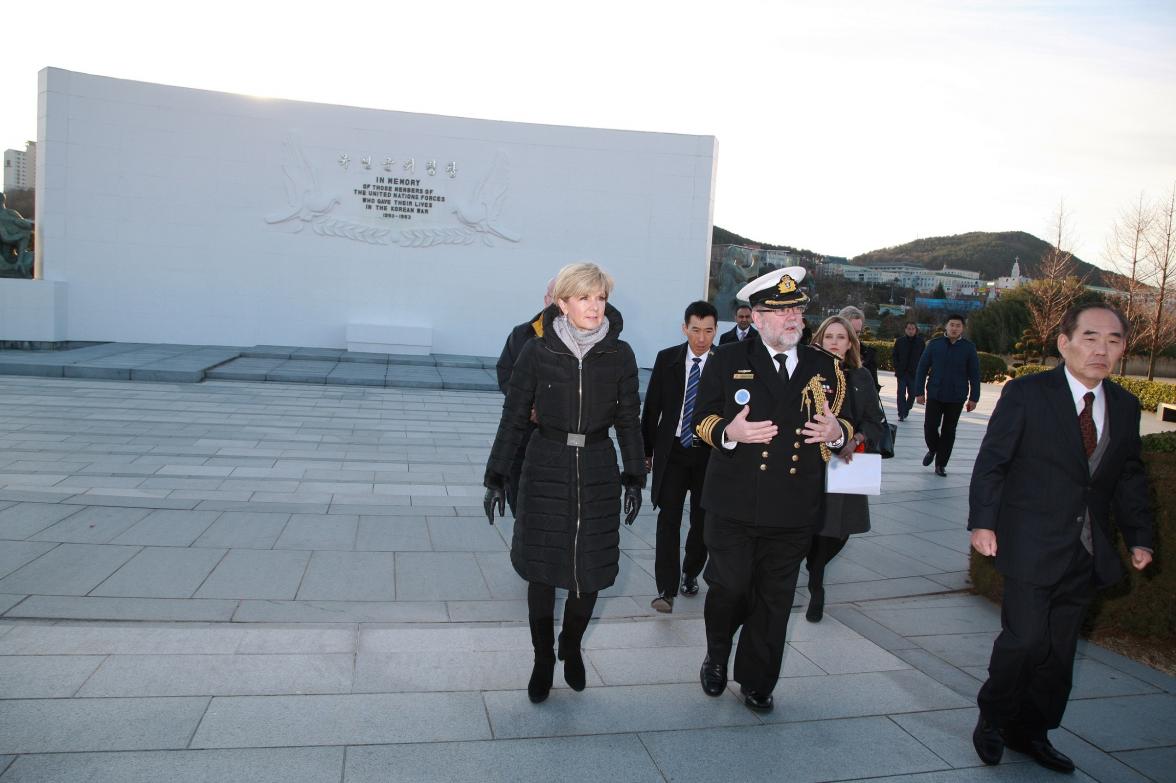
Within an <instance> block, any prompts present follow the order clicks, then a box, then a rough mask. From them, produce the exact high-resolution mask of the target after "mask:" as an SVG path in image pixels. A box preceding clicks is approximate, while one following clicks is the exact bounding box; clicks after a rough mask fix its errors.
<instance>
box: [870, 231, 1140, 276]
mask: <svg viewBox="0 0 1176 783" xmlns="http://www.w3.org/2000/svg"><path fill="white" fill-rule="evenodd" d="M1050 247H1051V246H1050V244H1049V243H1048V242H1046V241H1044V240H1042V239H1038V238H1037V237H1035V236H1033V235H1032V234H1028V233H1026V232H1024V231H998V232H991V231H971V232H969V233H967V234H955V235H954V236H946V237H928V238H926V239H916V240H915V241H914V242H907V243H906V244H905V245H899V246H897V247H887V248H883V249H881V250H871V251H870V252H868V253H863V254H862V255H860V256H857V257H855V258H853V259H851V260H850V263H853V264H856V265H859V266H873V265H877V264H910V265H913V266H921V267H923V268H925V269H942V268H943V267H945V266H947V267H951V268H952V269H967V270H969V271H972V272H979V273H980V277H981V279H984V280H995V279H996V278H998V277H1000V276H1002V275H1007V274H1008V273H1009V270H1010V269H1011V268H1012V265H1013V259H1015V258H1019V259H1020V260H1021V273H1022V274H1024V275H1026V276H1028V277H1037V272H1038V268H1037V267H1038V265H1039V264H1040V262H1041V259H1042V258H1043V257H1044V256H1045V255H1046V254H1047V253H1048V252H1049V250H1050ZM1073 261H1074V266H1075V267H1076V272H1077V274H1078V276H1079V277H1080V278H1084V279H1085V282H1086V283H1087V285H1096V286H1107V287H1109V288H1113V287H1115V286H1116V280H1115V278H1116V277H1117V275H1114V274H1113V273H1110V272H1107V271H1106V270H1103V269H1099V268H1098V267H1096V266H1094V265H1093V264H1089V263H1087V262H1085V261H1083V260H1082V259H1080V258H1078V257H1077V256H1075V257H1074V258H1073Z"/></svg>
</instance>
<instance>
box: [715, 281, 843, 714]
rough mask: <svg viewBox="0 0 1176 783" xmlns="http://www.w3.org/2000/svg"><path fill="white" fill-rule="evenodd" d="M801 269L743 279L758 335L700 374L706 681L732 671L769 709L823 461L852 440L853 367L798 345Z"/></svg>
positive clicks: (813, 525)
mask: <svg viewBox="0 0 1176 783" xmlns="http://www.w3.org/2000/svg"><path fill="white" fill-rule="evenodd" d="M804 273H805V272H804V268H803V267H786V268H784V269H779V270H776V271H774V272H769V273H768V274H766V275H763V276H761V277H759V278H756V279H755V280H753V281H752V282H750V283H748V284H747V285H746V286H744V288H743V290H741V291H740V292H739V298H740V299H743V300H745V301H750V302H751V306H752V318H753V320H754V321H755V325H756V328H757V329H758V330H759V336H758V337H757V338H756V339H749V340H743V341H742V342H739V343H735V344H733V345H729V346H724V347H722V348H720V349H719V350H718V351H716V352H715V355H714V356H713V357H711V359H710V362H709V363H708V366H707V368H706V372H705V373H703V376H702V386H701V389H700V391H699V396H698V407H697V408H696V410H695V414H694V422H695V432H696V433H697V434H698V436H699V437H700V438H702V439H703V440H704V441H706V443H707V444H708V445H710V446H711V447H712V451H711V455H710V460H709V462H708V463H707V468H706V482H705V483H704V485H703V490H702V506H703V508H704V509H706V527H705V529H704V535H705V540H706V548H707V553H708V555H709V558H710V559H709V561H708V562H707V565H706V570H705V571H704V572H703V576H704V577H705V579H706V583H707V585H708V587H709V588H710V589H709V591H708V593H707V596H706V607H705V612H704V616H705V619H706V646H707V656H706V660H704V661H703V664H702V669H701V671H700V672H699V678H700V679H701V681H702V689H703V691H704V692H706V693H707V694H708V695H710V696H719V695H721V694H722V693H723V690H724V689H725V688H726V685H727V661H728V658H729V657H730V655H731V641H732V639H733V638H734V636H735V632H736V631H737V630H739V628H740V626H742V628H743V630H742V631H741V632H740V634H739V647H738V649H737V650H736V653H735V670H734V679H735V680H736V681H737V682H738V683H739V684H740V691H741V692H742V694H743V700H744V703H745V704H746V705H747V706H748V707H750V708H751V709H753V710H756V711H760V712H767V711H770V710H771V709H772V690H773V689H774V688H775V686H776V680H777V679H778V678H779V675H780V661H781V658H782V657H783V654H784V644H785V637H786V635H787V630H788V619H789V616H790V615H791V613H792V598H793V594H794V592H795V590H796V577H797V574H798V572H799V570H800V564H801V562H802V561H803V560H804V558H805V556H806V555H807V554H808V550H809V545H810V543H811V542H812V534H813V531H814V530H816V529H817V528H818V527H819V526H820V524H821V521H822V518H823V506H824V498H825V463H826V462H827V461H828V459H829V456H830V450H831V449H838V448H840V447H841V446H842V445H843V444H844V443H845V442H846V441H847V440H848V439H850V438H852V437H853V427H852V426H851V425H850V423H849V422H848V421H845V420H842V419H838V418H837V414H838V412H839V411H840V410H841V408H842V405H843V404H845V400H846V394H847V389H846V383H845V376H844V375H843V374H842V372H841V365H840V363H839V361H838V360H837V358H836V357H835V356H833V355H832V354H830V353H826V352H825V351H822V350H820V349H819V348H813V347H811V346H808V345H801V344H800V335H801V329H802V327H803V324H804V320H803V314H804V308H805V305H807V304H808V301H809V299H808V295H807V294H805V292H804V291H803V290H801V289H800V288H799V286H798V285H797V284H798V283H799V282H800V281H801V280H803V279H804Z"/></svg>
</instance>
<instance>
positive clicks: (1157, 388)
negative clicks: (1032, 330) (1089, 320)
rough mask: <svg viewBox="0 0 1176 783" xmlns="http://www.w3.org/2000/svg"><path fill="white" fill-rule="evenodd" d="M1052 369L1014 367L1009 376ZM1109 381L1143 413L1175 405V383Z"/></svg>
mask: <svg viewBox="0 0 1176 783" xmlns="http://www.w3.org/2000/svg"><path fill="white" fill-rule="evenodd" d="M1052 369H1053V368H1052V367H1046V366H1045V365H1043V364H1023V365H1021V366H1020V367H1014V368H1013V369H1012V371H1011V374H1012V376H1013V377H1014V378H1020V377H1021V376H1022V375H1030V374H1032V373H1035V372H1045V371H1046V370H1052ZM1111 380H1112V381H1114V382H1115V383H1117V384H1119V385H1120V386H1122V387H1123V388H1124V389H1126V390H1127V391H1129V392H1131V393H1132V394H1134V395H1135V396H1136V397H1138V398H1139V404H1140V406H1141V407H1142V408H1143V409H1144V410H1145V411H1154V410H1155V409H1156V408H1157V407H1159V404H1160V403H1161V402H1167V403H1171V404H1173V405H1176V383H1164V382H1163V381H1145V380H1144V379H1143V378H1129V377H1127V376H1124V375H1112V376H1111Z"/></svg>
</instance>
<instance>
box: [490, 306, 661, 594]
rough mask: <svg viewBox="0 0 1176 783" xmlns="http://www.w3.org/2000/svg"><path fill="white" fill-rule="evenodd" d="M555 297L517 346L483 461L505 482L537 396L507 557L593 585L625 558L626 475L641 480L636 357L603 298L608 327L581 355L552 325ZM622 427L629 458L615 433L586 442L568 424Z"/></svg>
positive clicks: (594, 431)
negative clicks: (535, 424)
mask: <svg viewBox="0 0 1176 783" xmlns="http://www.w3.org/2000/svg"><path fill="white" fill-rule="evenodd" d="M559 314H560V311H559V306H558V305H555V304H553V305H551V306H550V307H548V308H547V310H545V311H544V313H543V336H542V337H538V338H536V339H534V340H531V341H529V342H528V343H527V344H526V347H524V348H523V350H522V352H521V353H520V354H519V358H518V361H517V362H516V363H515V366H514V372H513V373H512V374H511V378H510V387H509V389H508V390H507V394H506V401H505V402H504V403H503V406H502V421H501V422H500V423H499V425H498V434H497V435H496V436H495V438H494V446H493V448H492V449H491V451H490V461H489V462H488V463H487V465H486V481H485V483H486V486H488V487H490V486H501V482H502V480H503V477H504V476H506V475H507V474H508V473H509V472H510V463H511V459H512V458H513V456H514V454H515V450H516V449H517V448H518V444H519V442H520V441H521V439H522V437H523V434H524V433H525V432H526V431H527V421H528V418H529V416H530V413H531V407H532V406H534V408H535V412H536V414H537V417H538V419H539V429H538V430H537V431H536V432H535V434H534V436H533V437H532V438H531V440H530V442H529V443H528V444H527V452H526V459H525V460H524V462H523V475H522V480H521V482H520V485H519V501H518V513H517V515H516V517H515V525H514V539H513V541H512V542H511V548H510V560H511V563H512V564H513V565H514V568H515V571H517V572H518V574H519V576H521V577H522V578H523V579H526V580H527V581H528V582H538V583H540V584H545V585H553V586H555V587H562V588H565V589H567V590H569V591H572V592H577V593H590V592H595V591H597V590H603V589H604V588H606V587H608V586H610V585H611V584H612V583H613V582H614V581H615V580H616V577H617V562H618V560H619V559H620V514H621V486H622V480H623V481H624V484H625V485H626V486H631V485H636V486H644V484H645V450H644V448H643V446H642V442H641V424H640V420H639V416H640V407H641V404H640V401H639V399H638V397H637V385H638V382H637V361H636V359H635V358H634V356H633V349H632V348H630V347H629V344H628V343H626V342H622V341H621V340H620V339H618V335H619V334H620V332H621V326H622V321H621V314H620V313H619V312H618V311H617V310H616V309H615V308H614V307H612V306H611V305H609V306H607V308H606V310H605V315H606V316H607V317H608V334H607V335H606V336H605V337H604V339H603V340H601V341H600V342H599V343H597V344H596V345H594V346H593V347H592V349H591V350H590V351H589V352H588V354H587V355H586V356H585V357H584V361H583V365H582V367H581V366H580V362H579V361H577V359H576V357H575V356H574V355H573V354H572V352H571V351H570V350H569V349H568V347H567V346H566V345H564V343H563V341H562V340H560V339H559V337H558V336H557V335H556V334H555V329H554V328H553V327H552V321H553V319H554V318H555V317H556V316H558V315H559ZM610 427H611V428H613V429H615V430H616V435H617V440H618V441H619V443H620V447H621V454H622V456H623V460H624V471H623V475H622V471H621V470H619V469H618V467H617V452H616V449H615V448H614V446H613V442H612V440H611V439H609V438H607V437H606V438H601V439H599V440H595V441H594V442H589V443H588V445H586V446H584V447H582V448H576V447H574V446H568V445H567V438H566V434H563V435H561V434H560V433H568V432H573V433H588V434H589V438H588V440H589V441H592V440H593V438H592V436H593V435H596V436H597V437H599V433H606V432H607V431H608V429H609V428H610Z"/></svg>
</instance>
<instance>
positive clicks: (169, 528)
mask: <svg viewBox="0 0 1176 783" xmlns="http://www.w3.org/2000/svg"><path fill="white" fill-rule="evenodd" d="M218 516H220V514H219V513H218V512H215V511H178V510H165V509H161V510H158V511H152V512H151V513H149V514H148V515H147V516H145V517H144V518H143V519H141V520H140V521H139V522H136V523H135V524H134V525H133V526H132V527H130V528H129V529H127V530H126V531H124V532H122V533H120V534H119V535H118V536H117V537H116V538H115V539H114V540H113V541H111V543H112V544H139V545H141V546H189V545H190V544H191V543H192V542H193V541H195V540H196V539H197V538H198V537H199V536H200V534H201V533H203V532H204V531H205V530H207V529H208V526H209V525H211V524H212V523H213V522H214V521H215V520H216V518H217V517H218Z"/></svg>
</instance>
